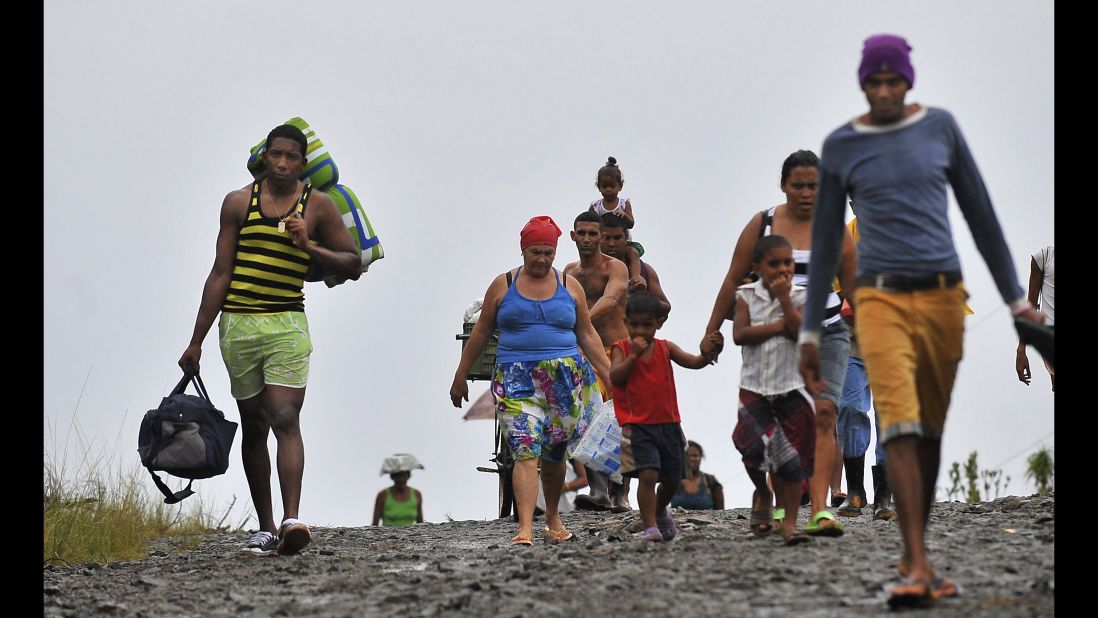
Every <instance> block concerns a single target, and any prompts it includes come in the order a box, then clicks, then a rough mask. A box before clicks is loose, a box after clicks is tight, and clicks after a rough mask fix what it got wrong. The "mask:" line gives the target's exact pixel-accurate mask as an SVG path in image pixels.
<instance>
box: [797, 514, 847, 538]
mask: <svg viewBox="0 0 1098 618" xmlns="http://www.w3.org/2000/svg"><path fill="white" fill-rule="evenodd" d="M804 531H805V534H811V535H812V536H842V535H843V525H842V524H840V523H839V521H838V520H837V519H835V516H834V515H832V514H831V512H830V511H820V512H819V513H816V514H815V515H813V516H812V520H811V521H809V522H808V523H807V524H805V525H804Z"/></svg>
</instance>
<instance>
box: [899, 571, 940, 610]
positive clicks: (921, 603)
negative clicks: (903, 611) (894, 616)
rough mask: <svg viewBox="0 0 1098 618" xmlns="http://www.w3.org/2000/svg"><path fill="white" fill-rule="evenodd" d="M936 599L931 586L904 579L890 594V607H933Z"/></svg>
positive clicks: (923, 582)
mask: <svg viewBox="0 0 1098 618" xmlns="http://www.w3.org/2000/svg"><path fill="white" fill-rule="evenodd" d="M935 600H936V597H935V596H934V590H933V588H932V587H931V585H930V584H928V583H926V582H925V581H919V580H915V579H910V578H904V580H903V581H902V582H900V583H899V584H896V585H895V586H893V587H892V589H891V590H890V591H889V593H888V605H889V607H892V608H897V607H926V606H928V605H933V604H934V601H935Z"/></svg>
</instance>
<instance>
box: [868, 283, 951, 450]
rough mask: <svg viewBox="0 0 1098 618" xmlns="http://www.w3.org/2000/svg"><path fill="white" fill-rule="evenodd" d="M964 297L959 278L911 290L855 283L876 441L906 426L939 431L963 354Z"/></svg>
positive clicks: (904, 431)
mask: <svg viewBox="0 0 1098 618" xmlns="http://www.w3.org/2000/svg"><path fill="white" fill-rule="evenodd" d="M966 299H968V292H967V291H966V290H965V286H964V284H963V283H957V284H956V285H954V286H953V287H949V288H938V289H931V290H917V291H910V292H891V291H883V290H878V289H875V288H871V287H859V288H858V289H857V290H855V291H854V301H855V302H854V305H855V307H856V308H857V309H856V311H857V319H856V320H855V323H854V324H855V330H856V334H857V338H858V345H859V346H861V351H862V358H863V359H864V360H865V368H866V373H867V374H868V377H869V387H870V390H871V391H872V392H873V407H874V409H875V410H876V411H877V414H878V416H879V418H880V432H881V435H880V436H878V439H879V440H881V442H882V443H887V442H888V441H889V440H891V439H892V438H895V437H896V436H901V435H912V434H913V435H918V436H922V437H925V438H933V439H941V436H942V428H943V427H944V426H945V419H946V410H947V409H948V408H949V398H950V395H951V393H952V391H953V380H954V378H955V377H956V376H957V365H958V364H959V363H960V362H961V356H962V354H963V347H964V330H965V309H964V308H965V300H966Z"/></svg>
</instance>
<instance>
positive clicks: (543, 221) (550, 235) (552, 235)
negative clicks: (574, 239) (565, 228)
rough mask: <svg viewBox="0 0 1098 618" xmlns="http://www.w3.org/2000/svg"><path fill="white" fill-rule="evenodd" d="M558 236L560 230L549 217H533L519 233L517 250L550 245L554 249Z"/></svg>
mask: <svg viewBox="0 0 1098 618" xmlns="http://www.w3.org/2000/svg"><path fill="white" fill-rule="evenodd" d="M560 234H561V231H560V228H559V227H557V224H556V223H554V222H553V219H552V218H551V217H549V216H546V215H541V216H538V217H534V218H532V219H530V221H528V222H527V223H526V227H524V228H522V231H521V232H519V248H521V249H523V250H525V249H526V247H529V246H530V245H550V246H552V247H553V248H556V246H557V237H559V236H560Z"/></svg>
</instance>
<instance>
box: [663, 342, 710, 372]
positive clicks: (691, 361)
mask: <svg viewBox="0 0 1098 618" xmlns="http://www.w3.org/2000/svg"><path fill="white" fill-rule="evenodd" d="M667 352H668V354H670V355H671V360H673V361H675V364H677V365H678V366H679V367H685V368H687V369H701V368H702V367H705V366H707V365H709V359H707V358H706V357H705V356H704V355H702V354H690V353H688V352H686V351H685V350H683V349H682V348H680V347H679V346H677V345H676V344H675V343H673V342H671V341H668V342H667Z"/></svg>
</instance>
